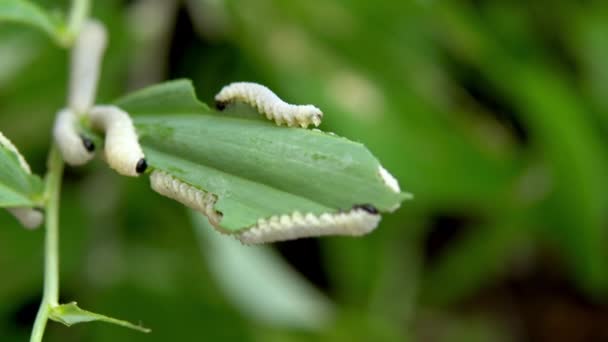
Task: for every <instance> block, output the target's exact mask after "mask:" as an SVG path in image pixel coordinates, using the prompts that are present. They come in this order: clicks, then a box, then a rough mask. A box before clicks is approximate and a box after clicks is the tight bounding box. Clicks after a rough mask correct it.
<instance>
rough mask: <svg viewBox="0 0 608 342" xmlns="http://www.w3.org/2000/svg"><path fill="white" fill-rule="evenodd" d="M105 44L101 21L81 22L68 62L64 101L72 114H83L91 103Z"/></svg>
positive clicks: (92, 102)
mask: <svg viewBox="0 0 608 342" xmlns="http://www.w3.org/2000/svg"><path fill="white" fill-rule="evenodd" d="M106 45H107V32H106V29H105V27H104V26H103V24H101V23H100V22H98V21H96V20H88V21H87V22H85V23H84V25H83V26H82V28H81V30H80V34H79V35H78V38H77V39H76V42H75V44H74V48H73V49H72V57H71V62H70V68H71V73H70V74H71V77H70V91H69V98H68V104H69V107H70V109H72V110H73V111H74V112H75V113H76V115H83V114H85V113H86V112H87V111H88V110H89V108H91V107H92V106H93V104H94V102H95V94H96V92H97V82H98V81H99V71H100V69H101V61H102V57H103V53H104V51H105V49H106Z"/></svg>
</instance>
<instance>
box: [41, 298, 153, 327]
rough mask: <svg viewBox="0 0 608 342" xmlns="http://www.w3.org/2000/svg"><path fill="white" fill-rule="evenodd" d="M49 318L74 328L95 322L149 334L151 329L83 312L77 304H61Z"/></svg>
mask: <svg viewBox="0 0 608 342" xmlns="http://www.w3.org/2000/svg"><path fill="white" fill-rule="evenodd" d="M49 318H50V319H52V320H53V321H55V322H59V323H62V324H65V325H66V326H68V327H69V326H72V325H74V324H77V323H86V322H93V321H100V322H106V323H110V324H116V325H120V326H121V327H125V328H129V329H133V330H137V331H141V332H145V333H149V332H150V329H148V328H144V327H142V326H139V325H135V324H133V323H130V322H127V321H123V320H120V319H116V318H112V317H108V316H104V315H100V314H98V313H94V312H91V311H87V310H83V309H81V308H79V307H78V305H76V302H71V303H68V304H61V305H57V306H55V307H53V308H51V312H50V313H49Z"/></svg>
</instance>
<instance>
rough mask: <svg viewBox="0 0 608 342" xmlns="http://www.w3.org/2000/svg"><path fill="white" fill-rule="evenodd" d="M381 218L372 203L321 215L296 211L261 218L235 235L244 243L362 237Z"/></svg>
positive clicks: (373, 227) (376, 224)
mask: <svg viewBox="0 0 608 342" xmlns="http://www.w3.org/2000/svg"><path fill="white" fill-rule="evenodd" d="M380 219H381V217H380V215H379V213H378V211H377V210H376V208H374V207H372V206H369V205H360V206H354V207H353V208H352V209H351V210H349V211H347V212H339V213H334V214H330V213H325V214H321V215H319V216H317V215H314V214H310V213H309V214H301V213H300V212H297V211H296V212H294V213H292V214H290V215H276V216H272V217H270V218H269V219H260V220H258V223H257V224H256V225H255V226H253V227H251V228H249V229H247V230H245V231H243V232H240V233H238V234H237V236H236V237H237V239H239V240H240V241H241V242H243V243H245V244H258V243H268V242H275V241H285V240H293V239H299V238H305V237H316V236H326V235H347V236H361V235H365V234H368V233H369V232H371V231H372V230H374V229H375V228H376V227H377V226H378V223H380Z"/></svg>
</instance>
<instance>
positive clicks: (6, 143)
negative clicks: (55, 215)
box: [0, 132, 44, 229]
mask: <svg viewBox="0 0 608 342" xmlns="http://www.w3.org/2000/svg"><path fill="white" fill-rule="evenodd" d="M0 145H2V146H3V147H4V148H6V149H7V150H9V151H11V152H12V153H14V154H15V155H16V156H17V160H18V161H19V166H21V168H22V169H23V170H24V171H25V172H27V173H30V174H31V173H32V170H31V168H30V165H29V164H28V163H27V161H25V158H23V156H22V155H21V153H19V150H17V147H15V145H13V143H12V142H11V141H10V140H8V138H6V137H5V136H4V134H2V132H0ZM6 210H7V211H8V212H9V213H11V214H12V215H13V216H15V218H16V219H17V220H18V221H19V223H21V225H23V226H24V227H26V228H29V229H34V228H36V227H38V226H40V224H42V221H43V220H44V214H43V213H42V211H40V210H39V209H37V208H30V207H15V208H7V209H6Z"/></svg>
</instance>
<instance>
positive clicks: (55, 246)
mask: <svg viewBox="0 0 608 342" xmlns="http://www.w3.org/2000/svg"><path fill="white" fill-rule="evenodd" d="M47 163H48V165H47V167H48V171H47V174H46V177H45V200H46V208H45V214H46V227H45V229H46V232H45V241H44V292H43V294H42V303H40V308H39V309H38V314H37V315H36V321H35V322H34V328H33V329H32V335H31V337H30V342H40V341H42V336H43V335H44V329H45V327H46V322H47V321H48V319H49V312H50V310H51V308H53V307H54V306H57V305H58V303H59V198H60V192H61V178H62V175H63V160H62V159H61V154H60V153H59V150H58V149H57V147H56V146H55V144H53V145H52V146H51V151H50V153H49V159H48V162H47Z"/></svg>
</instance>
